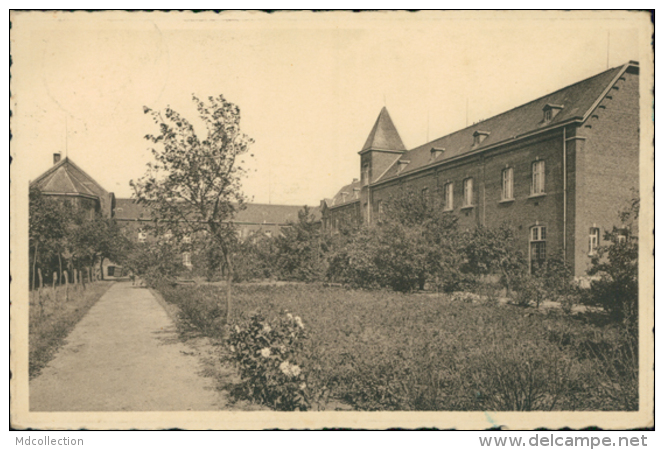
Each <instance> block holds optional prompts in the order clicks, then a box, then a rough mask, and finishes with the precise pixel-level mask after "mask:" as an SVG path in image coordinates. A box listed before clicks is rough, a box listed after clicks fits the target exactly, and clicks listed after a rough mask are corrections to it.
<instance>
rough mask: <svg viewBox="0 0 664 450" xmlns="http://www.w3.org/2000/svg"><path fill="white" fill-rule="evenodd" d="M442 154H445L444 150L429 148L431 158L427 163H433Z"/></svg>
mask: <svg viewBox="0 0 664 450" xmlns="http://www.w3.org/2000/svg"><path fill="white" fill-rule="evenodd" d="M443 153H445V149H444V148H436V147H431V157H430V158H429V161H435V160H436V159H437V158H438V157H439V156H441V155H442V154H443Z"/></svg>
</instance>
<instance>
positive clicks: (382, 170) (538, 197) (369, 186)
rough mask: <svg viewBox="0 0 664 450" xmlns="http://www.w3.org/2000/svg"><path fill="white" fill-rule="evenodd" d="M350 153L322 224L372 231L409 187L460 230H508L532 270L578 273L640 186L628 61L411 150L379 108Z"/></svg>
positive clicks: (633, 81)
mask: <svg viewBox="0 0 664 450" xmlns="http://www.w3.org/2000/svg"><path fill="white" fill-rule="evenodd" d="M359 154H360V174H361V178H360V180H359V181H354V182H353V183H352V184H350V185H348V186H345V187H344V188H342V189H341V190H340V191H339V193H337V194H336V195H335V196H334V197H333V198H332V199H330V200H323V201H322V202H321V213H322V218H323V224H324V226H326V227H328V228H332V229H334V228H338V226H339V223H340V222H344V221H349V220H350V221H356V222H359V223H364V224H371V223H374V222H376V221H377V220H378V219H379V216H380V214H381V213H382V204H384V203H383V202H386V201H388V200H389V197H390V196H391V195H393V194H394V193H395V192H397V190H403V189H412V190H416V191H418V192H420V191H421V192H422V195H437V196H439V198H440V199H441V200H442V204H443V205H444V206H443V208H444V210H445V211H448V212H449V213H450V214H456V215H457V216H458V219H459V224H460V226H461V227H462V228H470V227H474V226H480V225H481V226H498V225H500V224H503V223H508V224H510V225H511V226H512V227H513V228H514V231H515V233H516V236H517V237H519V242H520V244H519V245H520V247H521V248H520V249H521V250H523V252H524V254H526V255H529V256H528V259H529V261H530V263H531V265H532V263H533V262H541V261H543V260H546V258H547V255H552V254H554V253H559V254H561V255H562V256H564V257H565V259H566V260H567V262H568V263H569V264H570V265H571V267H573V268H574V272H575V275H577V276H584V275H585V274H586V270H587V269H588V267H589V263H590V257H591V256H592V255H593V254H594V251H595V249H596V248H597V246H598V245H599V244H601V239H602V237H603V235H604V231H605V230H607V229H610V228H611V227H612V226H613V225H617V217H618V211H619V210H621V209H622V208H624V207H625V206H626V204H627V201H628V200H629V199H630V198H631V197H632V196H633V192H632V191H633V190H634V189H637V188H638V185H639V67H638V63H636V62H633V61H630V62H629V63H627V64H624V65H622V66H619V67H615V68H612V69H609V70H607V71H605V72H602V73H600V74H598V75H595V76H593V77H591V78H588V79H586V80H583V81H580V82H578V83H575V84H572V85H570V86H567V87H565V88H563V89H560V90H557V91H555V92H553V93H550V94H547V95H545V96H543V97H540V98H538V99H536V100H533V101H531V102H528V103H526V104H524V105H521V106H518V107H516V108H513V109H511V110H509V111H507V112H504V113H502V114H499V115H497V116H494V117H492V118H490V119H487V120H483V121H481V122H478V123H476V124H473V125H472V126H469V127H466V128H464V129H462V130H459V131H457V132H454V133H451V134H449V135H447V136H443V137H441V138H438V139H434V140H433V141H430V142H427V143H425V144H423V145H419V146H417V147H414V148H412V149H410V150H407V149H406V147H405V146H404V144H403V142H402V140H401V138H400V136H399V133H398V131H397V129H396V127H395V126H394V123H393V122H392V120H391V118H390V116H389V113H388V112H387V109H386V108H383V109H382V110H381V111H380V114H379V116H378V119H377V120H376V123H375V125H374V127H373V129H372V130H371V133H370V134H369V137H368V138H367V141H366V143H365V144H364V146H363V147H362V149H361V150H360V152H359ZM358 188H359V192H358V195H355V191H354V189H358ZM351 189H352V192H351Z"/></svg>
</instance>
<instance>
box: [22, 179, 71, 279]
mask: <svg viewBox="0 0 664 450" xmlns="http://www.w3.org/2000/svg"><path fill="white" fill-rule="evenodd" d="M29 196H30V197H29V198H30V206H29V214H30V229H29V241H30V258H31V261H30V262H31V267H32V288H33V289H34V288H35V282H36V278H37V277H36V271H37V266H38V265H39V264H40V263H42V264H45V265H46V267H48V269H51V268H52V267H51V264H50V263H51V262H52V261H53V259H54V258H55V257H57V258H58V259H59V261H60V271H59V273H61V272H62V263H61V261H62V257H61V255H62V253H63V252H64V249H65V246H66V239H67V237H68V235H69V228H70V225H71V222H72V218H73V212H72V210H71V208H70V207H68V206H67V205H64V204H63V203H61V202H58V201H57V200H54V199H52V198H49V197H47V196H44V195H43V194H42V193H41V191H40V190H39V189H38V188H36V187H32V188H30V194H29ZM42 268H44V267H42ZM49 271H50V270H49Z"/></svg>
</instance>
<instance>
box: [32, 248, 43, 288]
mask: <svg viewBox="0 0 664 450" xmlns="http://www.w3.org/2000/svg"><path fill="white" fill-rule="evenodd" d="M38 250H39V242H37V243H36V244H35V253H34V254H33V255H32V290H33V291H34V290H35V282H36V281H37V274H36V273H35V272H36V269H37V251H38ZM39 285H40V286H41V282H40V283H39Z"/></svg>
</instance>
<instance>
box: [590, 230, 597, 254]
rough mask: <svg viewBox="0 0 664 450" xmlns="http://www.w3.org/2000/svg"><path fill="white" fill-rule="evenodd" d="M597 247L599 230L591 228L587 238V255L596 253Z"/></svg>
mask: <svg viewBox="0 0 664 450" xmlns="http://www.w3.org/2000/svg"><path fill="white" fill-rule="evenodd" d="M597 247H599V228H596V227H592V228H590V233H589V236H588V254H589V255H594V254H595V253H597Z"/></svg>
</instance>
